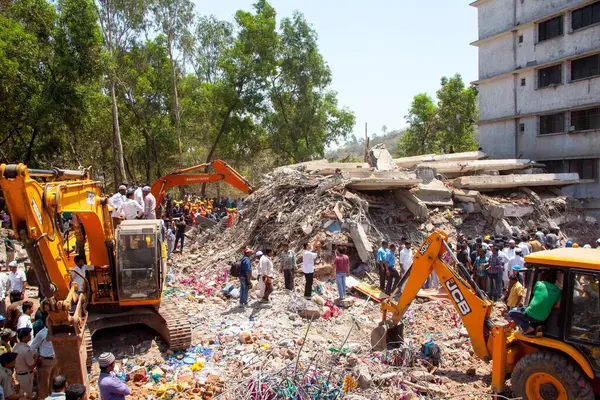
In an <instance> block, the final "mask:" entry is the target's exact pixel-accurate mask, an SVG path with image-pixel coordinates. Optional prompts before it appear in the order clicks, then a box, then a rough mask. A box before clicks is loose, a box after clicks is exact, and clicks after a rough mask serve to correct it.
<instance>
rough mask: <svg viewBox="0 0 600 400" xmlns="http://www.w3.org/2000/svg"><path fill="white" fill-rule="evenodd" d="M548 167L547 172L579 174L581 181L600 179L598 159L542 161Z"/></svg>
mask: <svg viewBox="0 0 600 400" xmlns="http://www.w3.org/2000/svg"><path fill="white" fill-rule="evenodd" d="M540 162H541V163H542V164H544V165H545V166H546V167H545V168H544V169H545V170H546V172H548V173H551V174H560V173H566V172H577V173H578V174H579V179H593V180H597V179H598V159H597V158H585V159H579V160H551V161H540Z"/></svg>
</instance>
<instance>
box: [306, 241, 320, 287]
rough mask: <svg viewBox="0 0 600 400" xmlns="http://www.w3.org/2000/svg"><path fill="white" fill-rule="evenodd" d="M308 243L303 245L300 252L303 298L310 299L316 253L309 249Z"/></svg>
mask: <svg viewBox="0 0 600 400" xmlns="http://www.w3.org/2000/svg"><path fill="white" fill-rule="evenodd" d="M309 246H310V245H309V244H308V243H304V246H303V247H304V250H303V251H302V273H304V280H305V281H304V298H305V299H310V298H311V296H312V285H313V278H314V275H315V259H316V258H317V257H318V253H316V252H315V251H314V249H313V248H311V247H309Z"/></svg>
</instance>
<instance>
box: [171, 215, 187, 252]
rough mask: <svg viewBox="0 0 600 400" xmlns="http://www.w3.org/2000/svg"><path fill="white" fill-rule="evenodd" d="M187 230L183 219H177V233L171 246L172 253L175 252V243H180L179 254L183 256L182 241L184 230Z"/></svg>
mask: <svg viewBox="0 0 600 400" xmlns="http://www.w3.org/2000/svg"><path fill="white" fill-rule="evenodd" d="M186 228H187V224H186V223H185V219H183V217H181V218H179V222H177V233H176V234H175V244H174V245H173V252H175V250H177V243H179V241H181V247H180V251H179V252H180V253H181V254H183V240H184V239H185V229H186Z"/></svg>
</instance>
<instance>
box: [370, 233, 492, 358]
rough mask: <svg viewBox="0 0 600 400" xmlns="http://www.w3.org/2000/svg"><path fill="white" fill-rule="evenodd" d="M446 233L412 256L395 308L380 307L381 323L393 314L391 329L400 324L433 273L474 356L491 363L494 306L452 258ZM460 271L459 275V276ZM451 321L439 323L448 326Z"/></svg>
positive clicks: (434, 236)
mask: <svg viewBox="0 0 600 400" xmlns="http://www.w3.org/2000/svg"><path fill="white" fill-rule="evenodd" d="M447 238H448V236H447V235H446V234H445V233H441V232H434V233H432V234H431V235H430V236H429V237H428V238H427V239H426V240H425V241H424V242H423V244H421V247H420V248H419V250H418V251H417V252H416V254H415V258H414V262H413V265H412V267H411V268H410V270H409V272H408V273H407V274H406V275H405V276H404V277H403V279H402V281H401V283H400V285H399V287H401V285H402V284H403V283H404V282H406V286H405V288H404V291H403V292H402V294H401V295H400V299H399V301H398V303H397V304H395V305H394V304H393V303H391V302H390V301H389V300H388V301H384V302H382V304H381V310H382V313H383V320H384V321H385V320H386V319H387V314H388V313H391V314H392V322H393V325H397V324H398V323H400V321H401V319H402V317H403V315H404V313H405V312H406V310H407V309H408V306H409V305H410V304H411V303H412V301H413V300H414V299H415V297H416V296H417V293H418V292H419V290H420V289H421V287H422V286H423V284H424V283H425V282H426V281H427V278H428V277H429V275H430V274H431V272H433V271H435V272H436V273H437V276H438V278H439V280H440V283H441V285H442V287H443V288H444V290H445V291H446V292H447V293H448V297H449V298H450V300H451V301H452V304H453V305H454V307H455V308H456V311H457V312H458V314H459V315H460V317H461V318H462V320H463V323H464V325H465V328H466V329H467V331H468V333H469V337H470V338H471V343H472V345H473V349H474V351H475V354H477V356H478V357H480V358H481V359H483V360H486V361H487V360H489V359H491V354H490V349H489V348H488V343H487V342H488V338H489V335H490V329H491V323H490V321H489V318H490V314H491V311H492V307H493V303H492V302H491V301H490V300H489V299H488V298H487V296H486V295H485V294H484V293H483V292H482V291H481V290H480V289H479V288H478V287H477V285H475V283H474V282H473V281H472V279H471V277H470V276H469V274H468V272H467V271H466V270H464V266H462V265H461V264H460V263H459V262H458V260H456V258H455V257H454V255H453V254H452V251H451V250H450V248H449V247H448V245H447V243H446V240H447ZM443 258H446V259H448V258H449V259H454V262H455V265H456V268H458V269H459V270H458V271H457V270H455V269H454V268H453V267H451V266H450V265H449V264H448V263H446V261H444V259H443ZM461 268H462V269H463V270H462V271H461V272H459V271H460V270H461ZM449 322H450V321H440V323H449Z"/></svg>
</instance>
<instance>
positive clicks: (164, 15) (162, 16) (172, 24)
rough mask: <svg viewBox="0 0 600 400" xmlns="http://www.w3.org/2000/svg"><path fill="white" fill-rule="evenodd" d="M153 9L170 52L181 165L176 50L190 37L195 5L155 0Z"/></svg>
mask: <svg viewBox="0 0 600 400" xmlns="http://www.w3.org/2000/svg"><path fill="white" fill-rule="evenodd" d="M152 10H153V12H154V22H155V25H156V28H157V29H158V30H159V31H160V32H161V33H162V34H163V35H164V38H165V46H166V49H167V53H168V54H169V63H170V66H171V79H172V85H173V95H172V101H173V117H174V119H175V129H176V132H177V150H178V152H179V167H180V168H181V166H182V165H181V164H182V162H183V145H182V141H181V107H180V106H179V93H178V90H177V81H178V79H179V76H181V73H180V71H178V68H179V67H178V63H177V59H176V52H177V51H182V50H183V48H184V45H183V43H184V40H185V38H186V37H189V35H190V34H189V26H190V24H191V23H192V20H193V19H194V12H193V10H194V6H193V4H192V2H191V1H190V0H155V2H154V4H153V6H152Z"/></svg>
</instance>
